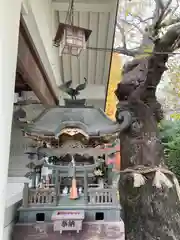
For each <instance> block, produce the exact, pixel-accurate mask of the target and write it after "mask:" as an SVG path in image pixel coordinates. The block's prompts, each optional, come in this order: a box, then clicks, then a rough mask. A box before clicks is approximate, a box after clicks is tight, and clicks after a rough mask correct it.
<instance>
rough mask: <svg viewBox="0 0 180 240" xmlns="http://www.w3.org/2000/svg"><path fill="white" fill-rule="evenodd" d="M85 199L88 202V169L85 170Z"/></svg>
mask: <svg viewBox="0 0 180 240" xmlns="http://www.w3.org/2000/svg"><path fill="white" fill-rule="evenodd" d="M84 200H85V203H86V204H88V175H87V171H86V169H85V170H84Z"/></svg>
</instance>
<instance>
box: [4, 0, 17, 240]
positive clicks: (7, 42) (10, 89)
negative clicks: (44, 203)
mask: <svg viewBox="0 0 180 240" xmlns="http://www.w3.org/2000/svg"><path fill="white" fill-rule="evenodd" d="M20 12H21V0H15V1H12V0H0V126H1V131H0V132H1V133H0V153H1V161H0V176H1V182H0V239H4V237H3V231H4V213H5V207H6V205H5V202H6V189H7V179H8V165H9V151H10V138H11V124H12V113H13V103H14V86H15V73H16V62H17V50H18V36H19V24H20Z"/></svg>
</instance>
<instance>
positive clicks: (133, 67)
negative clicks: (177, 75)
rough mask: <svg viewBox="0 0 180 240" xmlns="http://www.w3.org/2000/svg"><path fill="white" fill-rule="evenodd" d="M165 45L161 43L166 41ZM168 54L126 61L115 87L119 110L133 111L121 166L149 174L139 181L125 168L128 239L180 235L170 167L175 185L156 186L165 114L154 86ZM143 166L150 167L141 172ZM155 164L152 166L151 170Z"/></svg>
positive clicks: (124, 137)
mask: <svg viewBox="0 0 180 240" xmlns="http://www.w3.org/2000/svg"><path fill="white" fill-rule="evenodd" d="M161 46H162V45H161ZM167 60H168V55H165V54H162V55H153V56H151V57H147V58H144V59H138V60H133V61H132V62H130V63H129V64H128V65H126V66H125V67H124V72H123V77H122V81H121V82H120V83H119V84H118V87H117V90H116V92H115V94H116V96H117V98H118V100H119V105H118V108H117V114H116V116H117V121H120V120H119V119H118V113H119V112H120V111H122V110H128V111H129V112H130V113H131V115H132V124H131V126H130V128H129V129H127V130H126V131H124V132H122V133H121V134H120V141H121V159H122V169H121V170H125V169H127V168H128V169H129V168H130V169H131V170H132V171H133V170H134V171H135V172H137V173H139V169H141V175H142V176H143V177H144V178H145V180H146V181H145V184H142V185H141V186H139V187H134V181H135V177H134V175H133V173H132V172H124V173H122V174H121V181H120V198H121V204H122V207H123V210H124V222H125V233H126V240H157V239H160V240H175V239H177V240H179V239H180V209H179V206H180V202H179V198H178V194H177V189H176V187H175V184H174V181H173V177H172V175H171V174H167V173H165V174H164V175H165V178H167V180H170V182H171V183H172V187H170V186H168V184H167V185H166V183H165V182H163V183H162V185H161V187H157V185H156V186H154V181H155V177H156V173H157V171H156V168H160V169H162V172H163V169H166V166H165V165H164V154H163V148H162V145H161V142H160V140H159V135H158V128H157V123H158V122H159V121H160V120H161V119H162V110H161V105H160V104H159V103H158V102H157V99H156V96H155V92H156V87H157V85H158V83H159V81H160V79H161V76H162V74H163V72H164V71H165V70H166V66H165V64H166V62H167ZM143 169H149V172H148V171H146V172H144V173H142V171H143ZM152 169H154V170H153V171H151V170H152Z"/></svg>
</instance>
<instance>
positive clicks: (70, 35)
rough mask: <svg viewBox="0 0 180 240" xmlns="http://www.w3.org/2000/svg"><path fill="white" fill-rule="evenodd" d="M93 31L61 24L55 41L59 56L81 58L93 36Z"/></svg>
mask: <svg viewBox="0 0 180 240" xmlns="http://www.w3.org/2000/svg"><path fill="white" fill-rule="evenodd" d="M91 32H92V31H91V30H89V29H85V28H81V27H77V26H74V25H69V24H64V23H60V24H59V28H58V30H57V33H56V37H55V39H54V46H56V47H59V55H60V56H62V55H63V54H69V55H72V56H79V55H80V53H81V51H82V50H83V49H86V43H87V41H88V39H89V36H90V34H91Z"/></svg>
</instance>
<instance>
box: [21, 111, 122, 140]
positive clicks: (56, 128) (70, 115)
mask: <svg viewBox="0 0 180 240" xmlns="http://www.w3.org/2000/svg"><path fill="white" fill-rule="evenodd" d="M66 127H67V128H69V127H76V128H81V129H82V130H84V131H85V132H86V133H87V134H89V135H92V136H99V135H104V134H111V133H115V132H118V131H119V128H120V125H119V124H118V123H116V122H114V121H112V120H111V119H109V118H108V117H107V116H106V115H105V113H104V112H103V111H102V110H101V109H96V108H94V107H80V108H70V107H69V108H68V107H54V108H50V109H48V110H45V111H44V112H43V113H42V114H41V115H40V116H39V117H38V118H37V119H36V120H35V121H34V122H33V124H30V125H28V126H27V128H26V129H25V132H28V133H31V134H33V133H36V134H44V135H51V134H53V135H56V134H58V133H59V132H60V131H61V130H62V129H64V128H66Z"/></svg>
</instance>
